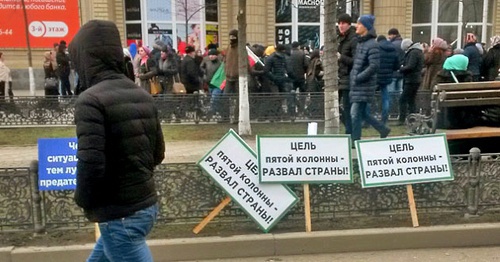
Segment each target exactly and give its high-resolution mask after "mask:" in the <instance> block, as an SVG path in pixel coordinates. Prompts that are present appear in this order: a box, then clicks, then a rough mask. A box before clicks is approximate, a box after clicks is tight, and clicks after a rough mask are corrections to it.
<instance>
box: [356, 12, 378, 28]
mask: <svg viewBox="0 0 500 262" xmlns="http://www.w3.org/2000/svg"><path fill="white" fill-rule="evenodd" d="M358 22H360V23H361V24H362V25H363V26H364V27H365V28H366V29H367V30H371V29H372V28H373V24H374V23H375V16H373V15H362V16H361V17H359V19H358Z"/></svg>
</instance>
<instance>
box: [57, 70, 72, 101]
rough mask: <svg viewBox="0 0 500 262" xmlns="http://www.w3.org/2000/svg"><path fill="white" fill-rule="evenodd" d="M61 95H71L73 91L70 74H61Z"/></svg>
mask: <svg viewBox="0 0 500 262" xmlns="http://www.w3.org/2000/svg"><path fill="white" fill-rule="evenodd" d="M60 81H61V95H63V96H71V95H73V93H72V92H71V84H70V83H69V75H61V77H60Z"/></svg>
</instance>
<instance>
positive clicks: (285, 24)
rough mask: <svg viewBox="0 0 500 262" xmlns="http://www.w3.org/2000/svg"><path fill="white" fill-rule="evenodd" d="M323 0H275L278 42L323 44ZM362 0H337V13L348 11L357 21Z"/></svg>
mask: <svg viewBox="0 0 500 262" xmlns="http://www.w3.org/2000/svg"><path fill="white" fill-rule="evenodd" d="M322 2H323V1H311V0H275V5H276V6H275V7H276V25H275V37H276V44H291V43H292V41H298V42H299V43H300V44H301V45H307V46H309V47H310V48H319V47H320V46H321V45H322V44H323V40H322V39H321V37H320V36H321V32H323V31H324V30H323V12H322V8H323V5H322ZM360 6H361V0H337V14H338V15H339V14H343V13H347V14H350V15H351V16H352V18H353V21H356V20H357V19H358V17H359V13H360Z"/></svg>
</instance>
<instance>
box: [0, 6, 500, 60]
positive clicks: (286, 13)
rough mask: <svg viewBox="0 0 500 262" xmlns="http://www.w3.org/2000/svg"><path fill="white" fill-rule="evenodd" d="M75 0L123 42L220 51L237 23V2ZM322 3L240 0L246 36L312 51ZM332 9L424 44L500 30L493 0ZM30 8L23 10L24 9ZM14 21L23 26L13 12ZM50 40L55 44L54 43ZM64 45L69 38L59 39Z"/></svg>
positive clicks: (16, 53)
mask: <svg viewBox="0 0 500 262" xmlns="http://www.w3.org/2000/svg"><path fill="white" fill-rule="evenodd" d="M67 1H77V2H78V6H79V7H78V8H79V10H78V11H79V14H80V24H84V23H85V22H87V21H89V20H92V19H105V20H111V21H114V22H115V23H116V24H117V25H118V28H119V30H120V33H121V37H122V42H123V45H124V46H127V45H129V44H130V43H132V42H137V41H142V42H143V43H144V44H146V45H149V46H152V45H153V44H154V43H155V42H157V41H163V42H164V43H166V44H168V45H170V46H171V47H172V48H174V49H177V50H183V48H184V47H185V45H187V44H191V45H194V46H195V47H196V48H197V49H200V50H203V49H204V48H205V47H206V46H207V45H208V44H217V45H218V46H219V48H222V49H223V48H225V47H226V46H227V44H228V42H229V40H228V32H229V31H230V30H231V29H235V28H237V27H238V23H237V19H236V17H237V13H238V0H85V1H84V0H67ZM323 1H324V0H273V1H269V0H252V1H247V41H248V42H249V43H252V44H254V43H259V44H263V45H274V44H276V43H284V44H287V43H291V42H292V41H299V42H300V43H301V44H303V45H308V46H310V47H312V48H318V47H320V46H321V45H323V39H324V37H322V32H323V20H324V18H323V13H322V2H323ZM337 4H338V8H337V10H338V11H337V12H338V14H340V13H349V14H351V15H352V16H353V18H354V19H356V18H357V17H359V16H360V15H362V14H374V15H375V16H376V21H375V28H376V29H377V32H378V33H379V34H387V31H388V30H389V29H390V28H393V27H395V28H398V29H399V32H400V33H401V35H402V37H404V38H412V39H413V40H414V41H421V42H427V43H429V42H430V41H431V39H432V38H434V37H436V36H439V37H441V38H443V39H445V40H447V41H448V42H449V43H453V44H454V47H461V46H462V45H463V40H462V39H463V36H464V35H465V33H467V32H474V33H476V34H477V38H478V40H480V41H481V42H483V43H486V45H487V46H488V45H489V37H491V36H492V35H497V34H500V27H499V26H498V25H499V24H500V21H499V20H500V17H499V16H497V14H498V12H500V1H498V0H376V1H375V0H337ZM28 12H29V10H28ZM19 19H20V21H19V23H23V21H22V17H19ZM57 40H58V39H55V41H54V42H57ZM65 40H66V41H67V42H70V41H71V39H65ZM0 49H2V51H3V52H4V53H6V54H7V56H8V65H9V66H10V67H11V68H13V69H26V68H27V67H28V60H27V49H26V48H25V47H19V48H12V47H10V48H1V47H0ZM48 49H50V46H47V48H39V47H38V48H33V49H32V54H33V67H34V68H35V69H37V68H40V69H41V67H42V63H43V52H45V51H46V50H48Z"/></svg>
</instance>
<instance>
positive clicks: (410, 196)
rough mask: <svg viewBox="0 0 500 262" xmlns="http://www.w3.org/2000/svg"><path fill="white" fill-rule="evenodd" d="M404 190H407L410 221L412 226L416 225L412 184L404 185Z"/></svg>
mask: <svg viewBox="0 0 500 262" xmlns="http://www.w3.org/2000/svg"><path fill="white" fill-rule="evenodd" d="M406 192H408V205H409V206H410V213H411V221H412V222H413V227H418V226H419V225H418V215H417V206H416V205H415V198H414V196H413V187H412V185H406Z"/></svg>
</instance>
